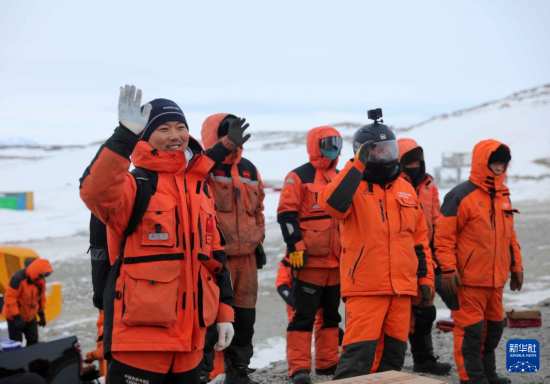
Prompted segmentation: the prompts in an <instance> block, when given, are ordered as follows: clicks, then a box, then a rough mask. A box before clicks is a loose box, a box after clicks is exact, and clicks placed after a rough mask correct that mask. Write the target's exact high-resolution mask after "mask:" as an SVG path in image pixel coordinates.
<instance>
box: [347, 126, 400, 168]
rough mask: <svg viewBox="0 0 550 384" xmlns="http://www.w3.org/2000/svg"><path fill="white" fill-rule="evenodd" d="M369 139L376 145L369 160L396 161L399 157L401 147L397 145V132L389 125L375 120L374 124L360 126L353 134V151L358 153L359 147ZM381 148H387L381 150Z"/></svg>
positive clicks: (377, 161)
mask: <svg viewBox="0 0 550 384" xmlns="http://www.w3.org/2000/svg"><path fill="white" fill-rule="evenodd" d="M369 140H372V141H374V143H375V145H374V146H373V149H374V150H373V151H371V153H372V155H369V159H368V161H372V162H376V163H379V162H387V161H396V160H397V159H398V158H399V148H398V147H397V140H396V138H395V134H394V133H393V131H392V130H391V129H390V128H389V127H388V126H387V125H384V124H380V123H378V122H376V121H375V122H374V123H373V124H368V125H365V126H363V127H361V128H359V129H358V130H357V132H355V134H354V135H353V152H354V153H357V151H358V150H359V147H360V146H361V145H362V144H363V143H364V142H366V141H369ZM381 149H385V150H384V151H380V150H381ZM377 155H382V156H377Z"/></svg>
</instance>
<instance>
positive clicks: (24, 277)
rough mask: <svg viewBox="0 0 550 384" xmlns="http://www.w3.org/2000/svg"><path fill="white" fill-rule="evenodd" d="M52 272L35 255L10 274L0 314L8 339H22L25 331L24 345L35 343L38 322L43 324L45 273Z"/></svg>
mask: <svg viewBox="0 0 550 384" xmlns="http://www.w3.org/2000/svg"><path fill="white" fill-rule="evenodd" d="M52 272H53V268H52V265H51V264H50V262H49V261H48V260H45V259H35V260H33V261H31V263H30V264H29V265H27V267H26V268H23V269H20V270H19V271H17V272H15V273H14V274H13V276H12V277H11V278H10V282H9V284H8V287H7V289H6V293H5V295H4V308H3V309H2V315H4V317H5V318H6V320H7V321H8V334H9V337H10V339H11V340H15V341H23V335H25V339H26V340H27V346H29V345H33V344H36V343H38V326H41V327H45V326H46V316H45V315H44V310H45V309H46V277H48V276H49V275H50V274H51V273H52ZM37 315H38V318H39V320H38V321H36V316H37Z"/></svg>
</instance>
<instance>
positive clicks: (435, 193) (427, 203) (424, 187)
mask: <svg viewBox="0 0 550 384" xmlns="http://www.w3.org/2000/svg"><path fill="white" fill-rule="evenodd" d="M397 145H398V146H399V162H401V159H402V158H403V155H405V154H406V153H408V152H410V151H412V150H415V149H417V148H420V149H422V147H421V146H419V145H418V144H417V143H416V141H414V140H413V139H399V140H397ZM424 175H425V176H424V177H423V179H422V180H421V181H420V182H419V183H418V185H413V182H412V180H411V179H410V177H408V176H407V174H406V173H405V172H401V177H402V178H404V179H405V180H407V181H408V182H409V183H411V185H413V187H414V189H415V191H416V195H417V196H418V199H419V200H420V204H422V208H423V209H424V215H425V216H426V222H427V224H428V240H430V241H432V239H433V233H434V227H435V225H436V224H437V220H438V218H439V214H440V211H439V190H438V189H437V186H436V185H435V182H434V179H433V177H432V176H431V175H429V174H427V173H424ZM432 256H433V255H432Z"/></svg>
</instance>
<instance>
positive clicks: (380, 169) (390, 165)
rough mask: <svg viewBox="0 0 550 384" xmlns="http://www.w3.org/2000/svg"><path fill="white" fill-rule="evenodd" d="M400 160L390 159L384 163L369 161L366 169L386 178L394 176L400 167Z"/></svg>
mask: <svg viewBox="0 0 550 384" xmlns="http://www.w3.org/2000/svg"><path fill="white" fill-rule="evenodd" d="M397 164H398V161H397V160H394V161H388V162H384V163H373V162H367V166H366V167H365V170H366V171H368V172H370V173H371V174H373V175H374V176H378V177H382V178H386V177H391V176H393V175H394V174H395V173H396V172H397V170H398V169H399V167H398V166H397Z"/></svg>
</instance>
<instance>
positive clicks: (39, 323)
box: [38, 311, 46, 327]
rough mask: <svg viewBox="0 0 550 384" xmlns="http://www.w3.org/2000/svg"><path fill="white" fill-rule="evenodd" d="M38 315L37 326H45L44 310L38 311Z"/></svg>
mask: <svg viewBox="0 0 550 384" xmlns="http://www.w3.org/2000/svg"><path fill="white" fill-rule="evenodd" d="M38 317H39V318H40V320H38V326H40V327H45V326H46V316H45V315H44V312H42V311H40V312H38Z"/></svg>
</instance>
